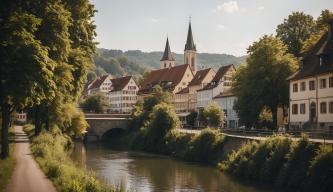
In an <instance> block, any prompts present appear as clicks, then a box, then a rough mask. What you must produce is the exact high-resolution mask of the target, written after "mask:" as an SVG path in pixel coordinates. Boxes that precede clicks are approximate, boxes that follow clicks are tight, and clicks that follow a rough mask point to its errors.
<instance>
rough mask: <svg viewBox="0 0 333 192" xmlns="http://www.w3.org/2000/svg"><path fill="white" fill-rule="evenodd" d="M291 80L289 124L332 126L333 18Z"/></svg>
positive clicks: (310, 126) (313, 126)
mask: <svg viewBox="0 0 333 192" xmlns="http://www.w3.org/2000/svg"><path fill="white" fill-rule="evenodd" d="M288 80H289V85H290V105H289V124H290V128H291V129H300V128H302V129H329V130H333V21H330V24H329V31H328V33H326V34H325V35H324V36H323V37H322V38H321V39H320V40H319V41H318V42H317V43H316V44H315V45H314V46H313V47H312V48H311V49H310V50H309V51H308V52H307V53H306V55H305V56H304V57H303V60H302V63H301V66H300V69H299V70H298V71H297V72H296V73H295V74H293V75H292V76H290V77H289V78H288Z"/></svg>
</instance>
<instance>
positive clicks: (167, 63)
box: [160, 37, 175, 69]
mask: <svg viewBox="0 0 333 192" xmlns="http://www.w3.org/2000/svg"><path fill="white" fill-rule="evenodd" d="M160 61H161V62H160V64H161V68H162V69H163V68H169V67H173V66H174V65H175V59H174V58H173V55H172V53H171V49H170V45H169V38H168V37H167V40H166V44H165V49H164V53H163V56H162V59H161V60H160Z"/></svg>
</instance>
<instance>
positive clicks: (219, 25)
mask: <svg viewBox="0 0 333 192" xmlns="http://www.w3.org/2000/svg"><path fill="white" fill-rule="evenodd" d="M216 27H217V28H218V29H224V28H225V26H224V25H221V24H217V25H216Z"/></svg>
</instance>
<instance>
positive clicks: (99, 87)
mask: <svg viewBox="0 0 333 192" xmlns="http://www.w3.org/2000/svg"><path fill="white" fill-rule="evenodd" d="M101 78H102V79H101ZM111 79H112V76H111V75H106V76H102V77H100V78H99V79H96V80H95V81H93V82H92V83H91V84H90V85H89V86H88V91H87V96H89V95H92V94H95V93H98V92H101V93H108V92H109V91H110V90H111V88H110V87H111V85H112V82H111ZM99 81H102V82H99Z"/></svg>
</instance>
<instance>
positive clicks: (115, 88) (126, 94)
mask: <svg viewBox="0 0 333 192" xmlns="http://www.w3.org/2000/svg"><path fill="white" fill-rule="evenodd" d="M138 90H139V87H138V86H137V84H136V83H135V81H134V79H133V77H132V76H126V77H119V78H114V79H111V85H110V91H109V92H108V93H107V96H108V100H109V108H108V112H109V113H131V111H132V109H133V106H134V105H135V103H136V101H137V91H138Z"/></svg>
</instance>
